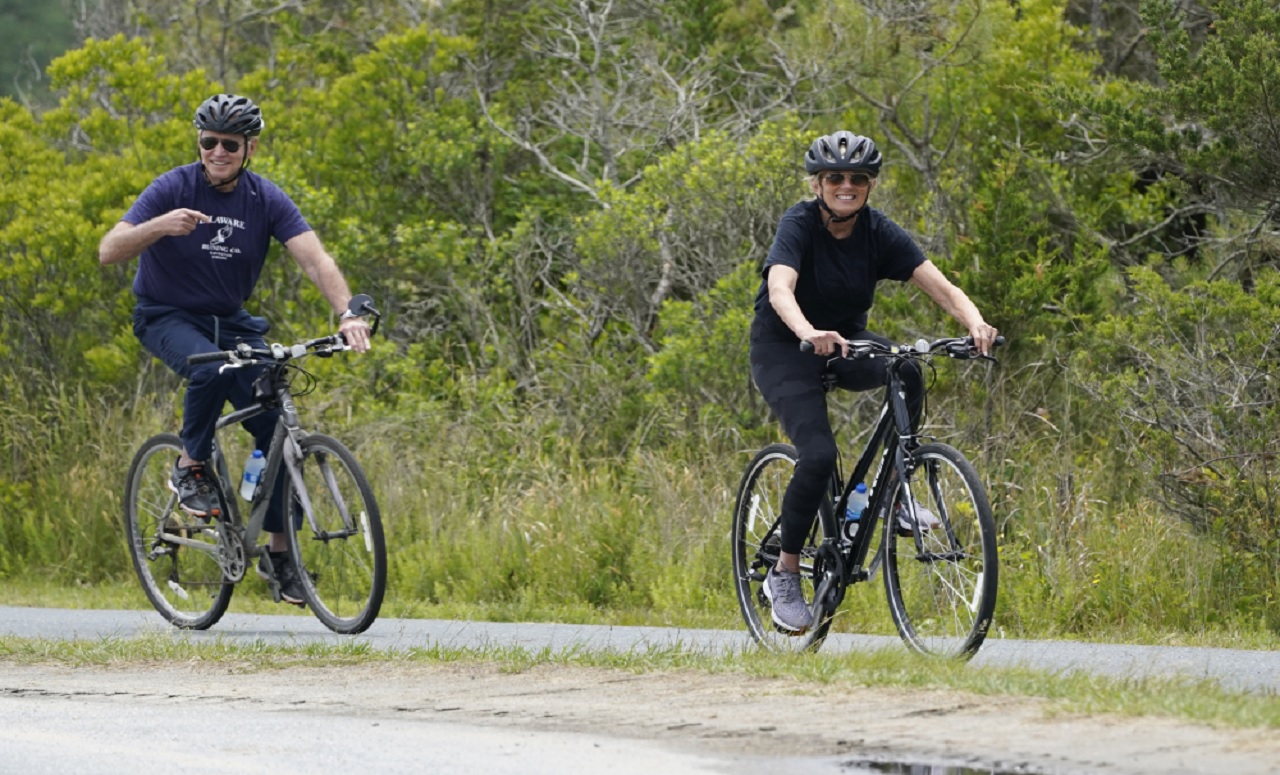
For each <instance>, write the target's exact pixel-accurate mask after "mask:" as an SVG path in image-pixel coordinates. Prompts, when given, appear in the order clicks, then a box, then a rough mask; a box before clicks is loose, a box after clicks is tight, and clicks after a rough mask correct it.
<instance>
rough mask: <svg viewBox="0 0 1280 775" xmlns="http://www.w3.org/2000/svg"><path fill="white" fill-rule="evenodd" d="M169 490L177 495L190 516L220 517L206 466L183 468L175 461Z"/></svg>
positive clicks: (170, 476) (180, 503) (183, 508)
mask: <svg viewBox="0 0 1280 775" xmlns="http://www.w3.org/2000/svg"><path fill="white" fill-rule="evenodd" d="M169 489H170V490H173V491H174V493H176V494H177V496H178V504H179V505H180V506H182V510H183V511H185V512H187V513H188V514H192V515H194V516H197V517H216V516H218V506H217V499H216V498H214V496H213V490H212V489H211V488H210V487H209V480H208V478H206V477H205V473H204V466H202V465H200V464H198V463H197V464H196V465H193V466H190V467H188V468H183V467H182V466H180V465H178V461H177V460H175V461H174V462H173V473H171V474H169Z"/></svg>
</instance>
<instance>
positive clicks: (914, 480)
mask: <svg viewBox="0 0 1280 775" xmlns="http://www.w3.org/2000/svg"><path fill="white" fill-rule="evenodd" d="M912 459H913V462H914V470H913V472H912V473H911V475H910V479H909V481H908V485H909V487H908V488H904V487H903V486H902V485H901V483H899V484H897V486H896V487H895V488H894V491H893V497H892V498H891V499H890V501H889V502H890V503H891V504H893V506H892V507H891V508H890V509H889V510H888V512H887V514H888V515H895V514H896V510H897V509H898V508H905V505H903V504H905V503H906V493H907V491H908V489H909V490H910V493H911V497H913V498H914V499H915V500H916V501H917V503H920V504H923V505H924V506H925V508H927V509H929V510H930V511H931V512H932V513H933V514H934V515H935V516H936V517H937V519H938V521H939V523H940V524H939V525H938V526H937V527H934V528H933V529H930V530H906V531H903V530H899V529H895V528H897V525H896V524H893V525H892V526H891V523H890V522H887V523H886V529H885V532H884V541H885V545H884V584H885V593H886V595H887V597H888V599H889V610H890V613H891V614H892V615H893V622H894V624H895V625H896V626H897V628H898V634H899V635H900V636H901V637H902V639H903V641H905V642H906V643H907V645H908V646H910V647H911V648H912V649H914V650H916V651H918V652H920V653H922V654H930V655H936V656H942V657H953V658H958V659H968V658H970V657H972V656H973V655H974V654H976V653H977V651H978V648H979V647H980V646H981V645H982V641H983V639H985V638H986V635H987V630H988V629H989V628H990V626H991V619H992V615H993V613H994V611H995V605H996V594H997V589H998V587H999V560H998V558H997V554H996V552H997V550H996V532H995V520H994V518H993V517H992V514H991V505H990V503H989V501H988V499H987V493H986V490H985V488H984V487H983V486H982V480H981V479H979V478H978V472H977V471H976V470H975V469H974V467H973V465H972V464H971V463H970V462H969V461H968V460H967V459H966V458H965V457H964V455H963V454H961V453H960V451H959V450H957V449H956V448H954V447H952V446H950V445H947V444H925V445H922V446H921V447H919V448H918V449H917V450H916V451H915V452H914V454H913V455H912ZM887 519H889V520H891V521H892V522H896V521H897V517H896V516H888V517H887ZM917 537H918V539H919V542H920V543H919V545H917Z"/></svg>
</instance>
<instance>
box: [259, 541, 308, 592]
mask: <svg viewBox="0 0 1280 775" xmlns="http://www.w3.org/2000/svg"><path fill="white" fill-rule="evenodd" d="M267 555H270V556H271V570H267ZM258 576H259V577H261V578H262V580H263V581H265V582H267V583H271V582H272V581H273V580H274V581H276V582H277V583H279V584H280V599H281V600H283V601H284V602H286V603H292V604H293V605H303V604H304V603H306V598H305V597H304V593H303V591H302V582H301V581H299V580H298V572H297V570H295V569H294V567H293V563H292V562H290V561H289V553H288V552H267V553H266V554H264V555H262V556H261V557H259V558H258Z"/></svg>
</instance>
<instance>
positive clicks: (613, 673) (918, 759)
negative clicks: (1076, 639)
mask: <svg viewBox="0 0 1280 775" xmlns="http://www.w3.org/2000/svg"><path fill="white" fill-rule="evenodd" d="M234 673H236V671H235V670H234V669H233V668H228V667H227V666H226V665H225V664H221V665H217V666H211V665H208V664H204V663H192V664H182V665H163V666H144V667H137V666H134V667H128V668H67V667H53V666H16V665H12V664H8V665H6V664H3V663H0V685H3V686H4V687H6V689H7V690H9V691H13V690H19V691H26V692H32V691H34V692H40V693H50V694H58V693H62V692H66V693H68V694H77V695H84V694H87V693H102V694H103V695H109V696H110V698H111V699H112V700H118V701H125V702H127V701H129V698H130V697H137V698H140V699H141V698H148V699H154V698H156V697H157V696H159V697H163V698H165V699H166V700H169V701H177V702H183V703H186V702H192V703H196V702H199V703H215V704H217V705H219V706H222V707H224V708H225V707H228V706H230V707H237V706H239V707H251V708H253V709H255V710H259V711H263V710H266V711H272V710H276V709H279V710H281V711H286V710H297V709H299V706H309V708H308V709H309V710H311V711H312V712H324V713H328V714H333V715H338V716H344V717H351V718H360V719H368V718H395V719H397V720H398V721H401V722H404V721H406V720H411V719H414V718H417V719H423V720H430V721H431V722H433V723H439V722H441V721H450V720H456V721H458V722H465V723H467V724H479V725H491V726H495V727H504V726H519V727H523V728H525V729H535V730H547V731H556V732H577V733H587V734H592V735H597V736H604V737H609V738H620V739H636V740H646V741H651V742H655V743H658V744H660V745H662V746H663V747H669V748H671V749H683V750H689V751H702V752H713V751H714V752H721V753H731V754H733V755H735V756H753V755H759V756H761V757H771V756H777V755H779V754H783V755H807V756H819V757H832V759H831V760H832V761H836V762H841V763H843V762H849V763H855V762H861V761H878V762H908V763H919V764H934V765H951V766H968V767H973V768H980V767H981V768H990V769H991V770H992V771H995V772H1002V773H1003V772H1034V773H1054V774H1059V773H1061V774H1071V775H1076V774H1078V775H1086V774H1091V773H1097V774H1106V775H1110V774H1111V773H1130V774H1133V775H1146V774H1147V773H1151V774H1152V775H1155V774H1156V773H1159V774H1160V775H1172V774H1174V773H1214V774H1221V773H1231V775H1255V774H1256V775H1262V774H1263V773H1271V774H1274V773H1276V772H1278V771H1280V735H1277V734H1275V732H1274V730H1271V731H1268V730H1230V729H1215V728H1212V727H1209V726H1204V725H1196V724H1189V723H1185V722H1174V721H1165V720H1151V719H1132V718H1124V717H1115V716H1106V717H1101V716H1092V717H1086V716H1079V715H1062V714H1055V713H1053V712H1052V711H1051V709H1050V706H1049V704H1048V703H1045V702H1042V701H1036V700H1026V699H999V698H995V699H993V698H989V697H980V696H976V695H965V694H959V693H951V692H939V691H903V690H894V691H887V690H881V689H875V688H860V689H858V690H857V691H856V693H854V694H852V695H849V694H847V693H845V690H837V689H834V688H828V687H814V686H811V685H806V686H797V685H796V684H794V683H793V682H789V681H782V680H764V679H757V678H751V677H747V676H737V675H706V674H702V673H695V672H664V673H643V674H641V673H635V674H633V673H628V672H625V671H618V670H602V669H588V668H576V667H563V666H545V665H544V666H538V667H535V668H532V669H530V670H527V671H523V672H504V671H503V670H500V669H499V668H497V667H495V666H490V665H475V664H452V665H431V666H418V665H413V666H404V665H387V664H378V665H363V666H357V667H340V668H289V669H281V670H270V671H255V672H253V673H252V674H251V676H250V675H244V674H234ZM233 674H234V675H233ZM820 719H827V720H829V721H828V722H827V723H826V725H825V726H819V724H818V720H820ZM919 771H920V772H929V770H928V769H922V770H919ZM937 771H941V770H937ZM984 771H985V770H984Z"/></svg>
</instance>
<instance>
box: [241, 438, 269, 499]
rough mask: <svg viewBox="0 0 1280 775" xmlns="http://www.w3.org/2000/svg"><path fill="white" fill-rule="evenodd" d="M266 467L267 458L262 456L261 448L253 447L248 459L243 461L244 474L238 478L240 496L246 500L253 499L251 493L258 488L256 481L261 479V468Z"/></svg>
mask: <svg viewBox="0 0 1280 775" xmlns="http://www.w3.org/2000/svg"><path fill="white" fill-rule="evenodd" d="M266 467H267V459H266V458H265V457H263V456H262V450H260V449H255V450H254V451H253V454H252V455H250V456H249V459H248V460H246V461H244V476H243V477H242V478H241V479H240V497H241V498H244V499H245V500H247V501H251V500H253V494H254V493H255V492H257V490H258V482H259V481H261V480H262V469H264V468H266Z"/></svg>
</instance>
